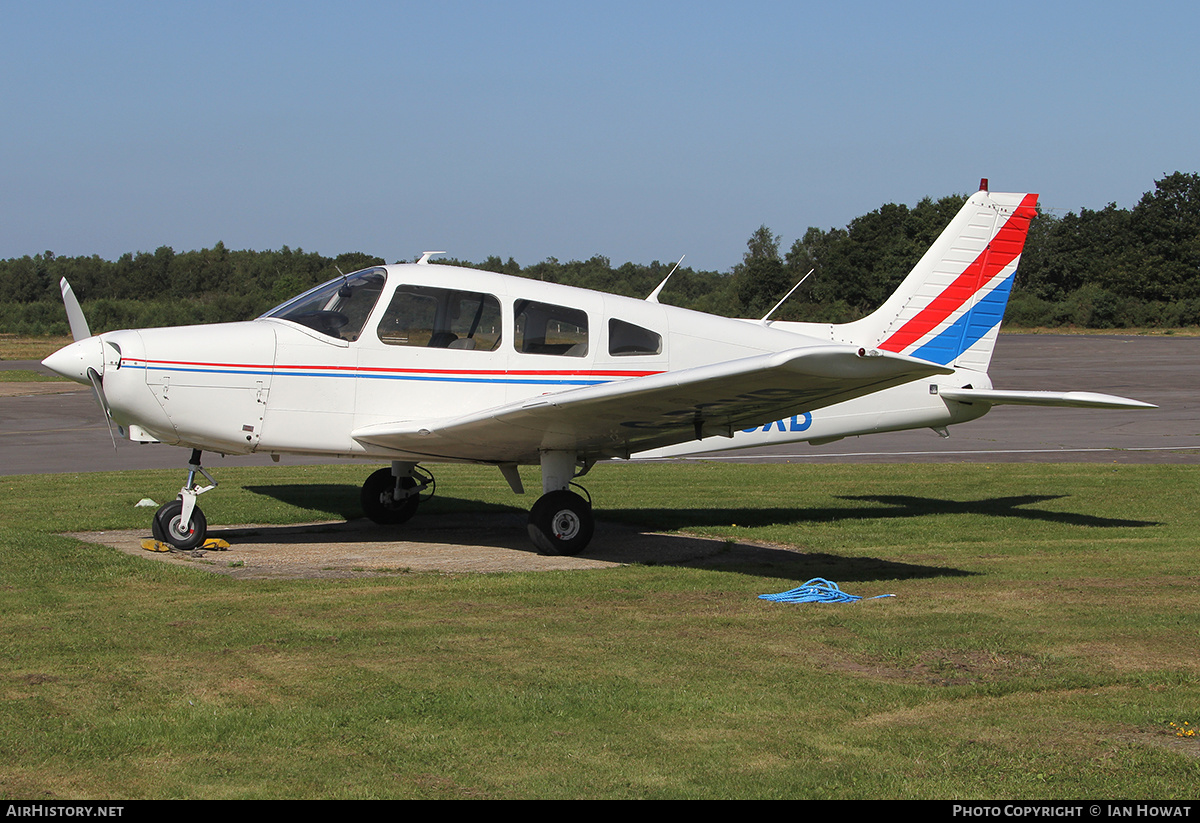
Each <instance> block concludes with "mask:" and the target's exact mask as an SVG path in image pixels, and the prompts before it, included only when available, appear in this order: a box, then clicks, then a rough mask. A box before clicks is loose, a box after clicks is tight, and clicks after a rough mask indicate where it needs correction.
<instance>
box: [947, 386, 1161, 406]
mask: <svg viewBox="0 0 1200 823" xmlns="http://www.w3.org/2000/svg"><path fill="white" fill-rule="evenodd" d="M939 394H940V396H941V397H943V398H945V399H946V400H957V401H958V402H959V403H989V404H991V405H993V406H1066V407H1069V408H1075V409H1156V408H1158V406H1155V405H1154V404H1152V403H1143V402H1142V401H1140V400H1130V399H1129V398H1128V397H1117V396H1116V395H1113V394H1098V393H1096V392H1088V391H1068V392H1053V391H995V390H993V389H942V390H941V391H940V392H939Z"/></svg>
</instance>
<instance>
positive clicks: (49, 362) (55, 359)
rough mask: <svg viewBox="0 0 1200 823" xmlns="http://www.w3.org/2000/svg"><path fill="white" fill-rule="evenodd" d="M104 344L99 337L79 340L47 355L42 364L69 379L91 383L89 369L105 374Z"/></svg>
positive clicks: (85, 383)
mask: <svg viewBox="0 0 1200 823" xmlns="http://www.w3.org/2000/svg"><path fill="white" fill-rule="evenodd" d="M103 346H104V344H103V343H101V342H100V338H99V337H89V338H88V339H86V340H79V341H77V342H75V343H72V344H71V345H69V346H66V347H65V348H61V349H59V350H58V351H56V352H55V353H54V354H52V355H50V356H49V357H47V358H46V359H45V360H43V361H42V365H43V366H45V367H46V368H48V369H49V370H50V371H52V372H54V373H55V374H59V375H62V376H63V377H65V378H67V379H68V380H74V381H75V382H76V383H83V384H84V385H85V386H87V385H91V381H90V380H89V379H88V376H87V373H88V369H93V370H95V372H96V374H98V375H101V376H103V375H104V348H103Z"/></svg>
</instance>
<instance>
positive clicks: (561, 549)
mask: <svg viewBox="0 0 1200 823" xmlns="http://www.w3.org/2000/svg"><path fill="white" fill-rule="evenodd" d="M541 464H542V496H541V497H539V498H538V501H537V502H536V503H534V504H533V508H532V509H530V511H529V539H530V540H532V541H533V545H535V546H537V548H538V551H540V552H542V553H543V554H558V555H567V556H570V555H576V554H579V553H580V552H581V551H583V550H584V549H585V548H587V544H588V543H590V542H591V539H592V533H593V532H594V531H595V530H596V520H595V518H594V517H593V516H592V503H591V501H590V500H585V499H584V498H582V497H580V496H579V495H578V494H576V493H575V492H573V491H571V490H570V489H569V488H568V486H570V485H571V481H572V480H573V479H574V478H576V477H582V476H583V475H585V474H587V472H588V469H590V468H591V467H592V464H591V462H585V463H583V464H582V467H581V468H580V470H579V471H578V472H576V466H577V463H576V455H575V452H570V451H547V452H542V459H541Z"/></svg>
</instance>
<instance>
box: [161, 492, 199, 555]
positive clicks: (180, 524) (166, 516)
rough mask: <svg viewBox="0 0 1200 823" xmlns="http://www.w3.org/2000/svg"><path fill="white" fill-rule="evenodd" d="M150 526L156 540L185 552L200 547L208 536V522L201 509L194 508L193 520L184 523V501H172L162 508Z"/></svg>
mask: <svg viewBox="0 0 1200 823" xmlns="http://www.w3.org/2000/svg"><path fill="white" fill-rule="evenodd" d="M150 525H151V530H152V531H153V532H154V539H155V540H157V541H159V542H161V543H170V544H171V545H172V546H174V547H175V548H177V549H182V550H183V551H190V550H191V549H194V548H196V547H197V546H199V545H200V544H201V543H203V542H204V538H205V536H206V535H207V534H208V521H207V520H206V519H205V517H204V512H202V511H200V509H198V508H195V507H193V508H192V517H191V519H190V520H188V521H186V522H185V521H184V519H183V501H182V500H172V501H171V502H170V503H168V504H166V505H165V506H163V507H162V508H160V509H159V510H158V512H157V513H155V515H154V520H153V522H152V523H151V524H150Z"/></svg>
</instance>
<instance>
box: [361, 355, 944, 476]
mask: <svg viewBox="0 0 1200 823" xmlns="http://www.w3.org/2000/svg"><path fill="white" fill-rule="evenodd" d="M952 373H953V370H952V369H949V368H946V367H944V366H939V365H936V364H934V363H929V362H927V361H925V360H918V359H917V358H914V357H908V356H906V355H900V354H893V353H891V352H883V351H867V350H864V349H860V348H855V347H852V346H840V345H827V346H809V347H805V348H799V349H789V350H786V351H782V352H772V353H768V354H761V355H755V356H753V357H746V358H740V359H737V360H729V361H726V362H724V363H716V364H712V365H706V366H697V367H695V368H690V369H681V370H678V371H671V372H663V373H661V374H654V375H648V376H646V377H636V378H632V379H629V380H623V381H614V382H610V383H603V384H600V385H596V386H585V387H581V388H577V389H570V390H567V391H563V392H558V393H555V394H544V395H541V396H539V397H531V398H527V399H525V400H521V401H518V402H515V403H509V404H506V405H503V406H498V407H496V408H493V409H488V410H485V411H481V412H475V413H471V414H466V415H463V416H461V417H457V418H450V419H438V420H400V421H396V422H394V423H383V424H377V425H371V426H364V427H362V428H359V429H356V430H355V431H353V432H351V436H352V437H353V438H354V439H355V440H357V441H359V442H360V443H363V444H369V445H372V446H380V447H383V448H387V449H392V450H395V451H398V452H404V453H406V454H412V455H419V456H422V457H424V458H441V459H449V460H469V461H476V462H487V463H536V462H537V460H538V454H539V452H541V451H545V450H569V451H575V452H577V453H579V454H580V456H581V457H582V456H587V457H591V458H603V457H628V456H629V455H630V454H632V453H634V452H638V451H644V450H646V449H652V448H658V447H660V446H668V445H672V444H675V443H682V442H686V441H688V440H699V439H701V438H704V437H709V436H712V435H722V436H725V437H732V436H733V433H734V432H735V431H737V430H739V429H743V428H748V427H751V426H760V425H763V424H764V423H767V422H770V421H772V420H776V419H778V418H779V417H781V416H783V415H784V414H785V413H786V414H798V413H802V412H806V411H812V410H814V409H819V408H823V407H825V406H831V405H833V404H835V403H841V402H843V401H846V400H850V399H852V398H855V397H861V396H863V395H867V394H872V393H874V392H877V391H881V390H883V389H887V388H890V387H892V386H898V385H900V384H901V383H908V382H909V381H912V380H918V379H920V378H923V377H929V376H931V375H935V374H952Z"/></svg>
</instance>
